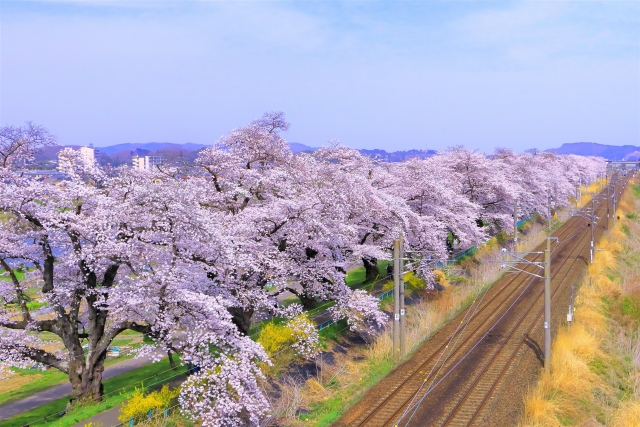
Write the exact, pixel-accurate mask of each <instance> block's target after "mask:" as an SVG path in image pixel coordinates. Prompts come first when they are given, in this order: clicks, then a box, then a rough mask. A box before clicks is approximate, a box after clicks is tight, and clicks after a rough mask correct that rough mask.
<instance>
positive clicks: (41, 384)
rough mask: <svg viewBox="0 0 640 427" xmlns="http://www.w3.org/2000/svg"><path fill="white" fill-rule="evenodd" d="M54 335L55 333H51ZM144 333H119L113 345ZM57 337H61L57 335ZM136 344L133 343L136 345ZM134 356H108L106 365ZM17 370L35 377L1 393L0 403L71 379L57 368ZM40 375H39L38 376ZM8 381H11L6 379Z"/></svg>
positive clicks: (123, 343) (131, 339)
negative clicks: (16, 387) (18, 386)
mask: <svg viewBox="0 0 640 427" xmlns="http://www.w3.org/2000/svg"><path fill="white" fill-rule="evenodd" d="M50 335H53V334H50ZM141 336H142V334H140V333H139V332H134V331H126V332H123V333H122V334H120V335H118V336H117V337H116V339H114V340H113V342H112V345H114V346H123V345H130V343H131V342H132V341H134V340H136V339H137V338H139V337H141ZM55 338H59V337H57V336H55ZM135 346H136V345H135V344H134V345H132V347H135ZM131 357H133V356H124V355H123V356H120V357H117V358H108V359H107V360H106V362H105V366H111V365H115V364H116V363H119V362H122V361H123V360H126V359H130V358H131ZM13 371H14V372H16V375H19V376H32V377H34V380H33V381H30V382H28V383H26V384H24V385H23V386H22V387H20V388H18V389H16V390H12V391H9V392H6V393H2V394H1V395H0V405H1V404H4V403H8V402H14V401H16V400H20V399H24V398H25V397H28V396H31V395H32V394H35V393H38V392H40V391H42V390H46V389H48V388H49V387H51V386H54V385H58V384H63V383H66V382H67V381H69V378H68V376H67V375H66V374H64V373H62V372H60V371H58V370H57V369H53V368H50V369H46V370H44V371H41V370H38V369H17V368H14V369H13ZM37 375H40V376H39V377H36V376H37ZM6 381H11V380H10V379H9V380H6Z"/></svg>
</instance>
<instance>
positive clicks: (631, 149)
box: [545, 142, 640, 160]
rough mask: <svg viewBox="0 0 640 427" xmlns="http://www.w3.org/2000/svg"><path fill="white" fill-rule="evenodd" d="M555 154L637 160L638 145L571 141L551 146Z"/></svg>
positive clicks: (639, 153) (639, 157) (639, 154)
mask: <svg viewBox="0 0 640 427" xmlns="http://www.w3.org/2000/svg"><path fill="white" fill-rule="evenodd" d="M545 151H553V152H554V153H557V154H578V155H580V156H599V157H604V158H605V159H607V160H638V159H640V147H637V146H635V145H606V144H597V143H595V142H572V143H567V144H562V145H561V146H560V148H551V149H549V150H545Z"/></svg>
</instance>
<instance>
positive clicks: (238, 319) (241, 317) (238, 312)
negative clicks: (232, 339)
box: [229, 307, 254, 335]
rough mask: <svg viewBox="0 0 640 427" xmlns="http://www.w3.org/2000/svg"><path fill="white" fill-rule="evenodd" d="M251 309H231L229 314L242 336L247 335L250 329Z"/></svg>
mask: <svg viewBox="0 0 640 427" xmlns="http://www.w3.org/2000/svg"><path fill="white" fill-rule="evenodd" d="M253 312H254V310H253V308H243V307H231V308H229V313H231V316H232V321H233V324H234V325H236V326H237V327H238V330H239V331H240V333H241V334H243V335H249V329H250V328H251V319H252V318H253Z"/></svg>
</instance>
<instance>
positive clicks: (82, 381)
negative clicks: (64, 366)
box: [69, 352, 106, 402]
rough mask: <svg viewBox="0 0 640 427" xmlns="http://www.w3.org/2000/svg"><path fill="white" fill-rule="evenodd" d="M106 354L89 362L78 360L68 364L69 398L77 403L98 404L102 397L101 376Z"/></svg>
mask: <svg viewBox="0 0 640 427" xmlns="http://www.w3.org/2000/svg"><path fill="white" fill-rule="evenodd" d="M105 358H106V352H104V353H103V354H102V355H100V356H98V357H97V358H95V359H94V361H93V363H92V362H91V360H88V361H87V360H79V361H78V362H76V363H74V362H70V363H69V381H70V382H71V398H72V399H73V400H74V401H78V402H89V401H93V402H99V401H101V400H102V396H103V395H104V387H103V385H102V375H103V373H104V361H105Z"/></svg>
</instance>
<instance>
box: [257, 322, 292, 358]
mask: <svg viewBox="0 0 640 427" xmlns="http://www.w3.org/2000/svg"><path fill="white" fill-rule="evenodd" d="M256 341H258V342H259V343H260V344H262V347H264V350H265V351H266V352H267V354H268V355H269V356H272V355H273V354H274V353H275V352H276V351H278V350H280V349H281V348H283V347H284V346H285V345H287V344H290V343H291V342H293V341H294V336H293V329H291V328H290V327H288V326H287V325H286V324H284V323H283V324H276V323H274V322H269V323H267V324H266V325H264V326H263V327H262V329H261V330H260V335H258V339H257V340H256Z"/></svg>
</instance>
